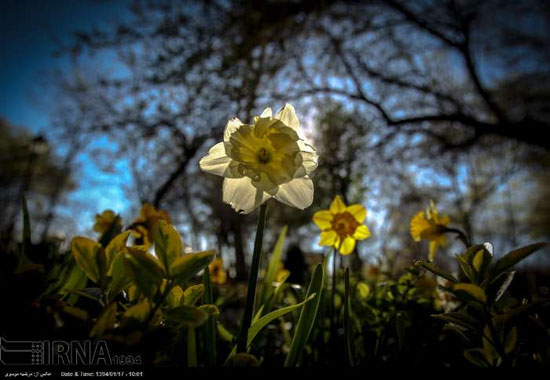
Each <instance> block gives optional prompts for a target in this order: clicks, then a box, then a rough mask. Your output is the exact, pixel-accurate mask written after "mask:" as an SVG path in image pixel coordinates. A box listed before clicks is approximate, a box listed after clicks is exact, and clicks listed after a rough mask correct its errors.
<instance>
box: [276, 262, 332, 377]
mask: <svg viewBox="0 0 550 380" xmlns="http://www.w3.org/2000/svg"><path fill="white" fill-rule="evenodd" d="M324 277H325V273H324V270H323V265H322V264H317V266H316V267H315V271H314V272H313V277H312V278H311V281H310V283H309V287H308V289H307V294H306V299H308V298H309V297H311V296H312V295H313V294H317V296H316V298H315V299H314V300H313V302H309V303H308V304H307V305H305V306H304V307H303V309H302V311H301V313H300V319H299V320H298V324H297V326H296V330H295V331H294V336H293V337H292V342H291V344H290V351H289V353H288V355H287V357H286V360H285V367H295V366H296V365H297V364H298V360H299V359H300V355H301V353H302V350H303V348H304V346H305V345H306V343H307V340H308V337H309V335H310V333H311V330H312V329H313V325H314V323H315V319H316V317H317V312H318V310H319V304H320V302H321V292H322V290H323V283H324Z"/></svg>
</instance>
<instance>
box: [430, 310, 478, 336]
mask: <svg viewBox="0 0 550 380" xmlns="http://www.w3.org/2000/svg"><path fill="white" fill-rule="evenodd" d="M431 316H432V317H433V318H436V319H439V320H441V321H444V322H449V323H454V324H456V325H459V326H462V327H466V328H467V329H470V330H474V331H476V330H479V329H480V325H479V322H478V321H477V319H475V318H473V317H471V316H470V315H468V314H465V313H458V312H451V313H445V314H432V315H431Z"/></svg>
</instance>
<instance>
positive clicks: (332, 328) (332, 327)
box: [330, 248, 338, 347]
mask: <svg viewBox="0 0 550 380" xmlns="http://www.w3.org/2000/svg"><path fill="white" fill-rule="evenodd" d="M337 256H338V251H337V250H336V248H334V249H333V250H332V289H331V290H332V292H331V298H330V299H331V303H330V336H331V338H332V343H333V344H334V343H336V323H335V321H334V319H335V315H336V308H335V306H334V303H335V301H336V258H337ZM333 347H335V346H333Z"/></svg>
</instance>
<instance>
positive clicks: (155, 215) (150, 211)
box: [131, 203, 172, 247]
mask: <svg viewBox="0 0 550 380" xmlns="http://www.w3.org/2000/svg"><path fill="white" fill-rule="evenodd" d="M158 220H164V221H166V222H168V223H170V224H172V220H171V219H170V216H169V215H168V213H167V212H166V211H162V210H157V209H156V208H155V207H154V206H153V205H150V204H148V203H144V204H143V206H141V210H140V211H139V216H138V217H137V218H136V219H135V220H134V223H133V224H132V226H131V229H132V231H133V233H134V236H135V237H136V238H137V239H141V240H142V245H144V246H146V247H149V245H150V242H151V240H152V238H151V236H150V234H151V229H152V228H153V224H155V222H156V221H158Z"/></svg>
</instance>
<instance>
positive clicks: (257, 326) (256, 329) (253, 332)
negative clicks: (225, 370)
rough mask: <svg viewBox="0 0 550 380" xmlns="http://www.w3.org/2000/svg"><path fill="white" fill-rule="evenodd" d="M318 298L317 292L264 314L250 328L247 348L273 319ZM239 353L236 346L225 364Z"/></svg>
mask: <svg viewBox="0 0 550 380" xmlns="http://www.w3.org/2000/svg"><path fill="white" fill-rule="evenodd" d="M315 298H316V294H312V295H311V296H309V297H308V298H306V299H305V300H303V301H302V302H300V303H297V304H296V305H291V306H287V307H283V308H281V309H278V310H275V311H272V312H271V313H268V314H266V315H264V316H263V317H262V318H260V319H259V320H258V321H257V322H256V323H254V324H253V325H252V326H250V329H248V339H247V348H248V347H250V345H251V344H252V342H253V341H254V338H256V336H257V335H258V334H259V333H260V331H262V329H263V328H264V327H265V326H267V325H268V324H269V323H270V322H271V321H273V320H275V319H277V318H279V317H282V316H283V315H285V314H287V313H290V312H291V311H293V310H296V309H298V308H300V307H302V306H304V305H305V304H306V303H307V302H310V301H311V300H313V299H315ZM236 353H237V346H234V347H233V349H232V350H231V353H230V354H229V356H228V357H227V359H226V361H225V364H227V363H228V362H229V359H230V358H231V357H232V356H233V355H235V354H236Z"/></svg>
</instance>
